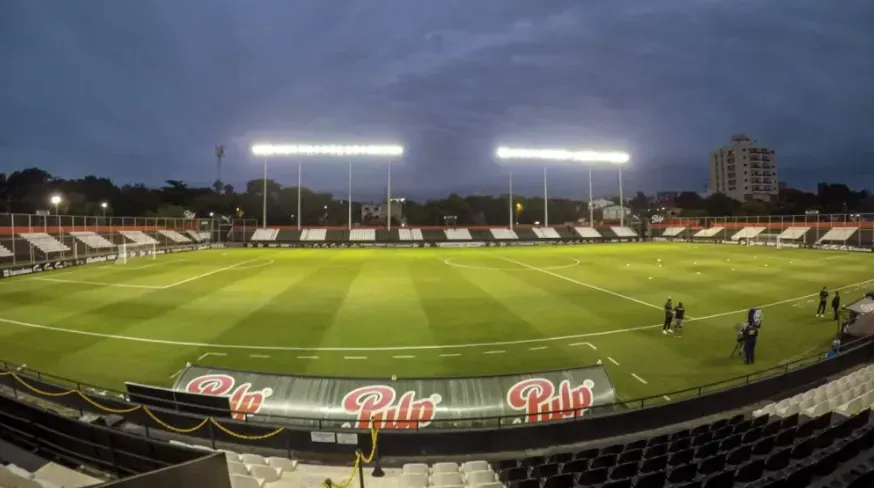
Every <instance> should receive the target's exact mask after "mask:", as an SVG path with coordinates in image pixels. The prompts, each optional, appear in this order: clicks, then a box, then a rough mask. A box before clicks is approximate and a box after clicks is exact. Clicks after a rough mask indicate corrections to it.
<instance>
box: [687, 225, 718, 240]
mask: <svg viewBox="0 0 874 488" xmlns="http://www.w3.org/2000/svg"><path fill="white" fill-rule="evenodd" d="M723 230H725V227H709V228H707V229H701V230H699V231H698V232H696V233H695V235H693V236H692V237H703V238H707V237H713V236H715V235H716V234H719V233H720V232H722V231H723Z"/></svg>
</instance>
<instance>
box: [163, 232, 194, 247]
mask: <svg viewBox="0 0 874 488" xmlns="http://www.w3.org/2000/svg"><path fill="white" fill-rule="evenodd" d="M158 233H159V234H161V235H163V236H164V237H166V238H167V239H170V240H171V241H173V242H174V243H176V244H189V243H191V239H189V238H187V237H185V236H184V235H182V234H180V233H179V232H176V231H175V230H168V229H160V230H159V231H158Z"/></svg>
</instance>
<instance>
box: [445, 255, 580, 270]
mask: <svg viewBox="0 0 874 488" xmlns="http://www.w3.org/2000/svg"><path fill="white" fill-rule="evenodd" d="M443 263H444V264H446V265H447V266H450V267H453V268H461V269H478V270H484V271H552V270H557V269H566V268H573V267H574V266H579V265H580V260H579V259H577V258H570V262H569V263H568V264H561V265H553V266H535V265H534V264H529V263H525V265H522V264H514V263H512V262H509V261H507V266H483V265H481V264H466V263H464V258H446V259H444V260H443ZM529 266H530V267H529Z"/></svg>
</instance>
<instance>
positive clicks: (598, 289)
mask: <svg viewBox="0 0 874 488" xmlns="http://www.w3.org/2000/svg"><path fill="white" fill-rule="evenodd" d="M500 258H501V259H503V260H504V261H507V262H510V263H513V264H517V265H519V266H524V267H526V268H528V269H531V270H535V271H540V272H541V273H544V274H548V275H550V276H554V277H556V278H558V279H562V280H565V281H568V282H570V283H574V284H577V285H580V286H585V287H586V288H591V289H593V290H597V291H600V292H601V293H606V294H608V295H613V296H615V297H619V298H624V299H625V300H629V301H632V302H634V303H637V304H640V305H643V306H645V307H649V308H655V309H658V310H662V309H663V307H660V306H658V305H653V304H652V303H647V302H645V301H643V300H638V299H637V298H634V297H630V296H628V295H623V294H622V293H617V292H615V291H611V290H608V289H606V288H601V287H600V286H595V285H590V284H588V283H584V282H582V281H577V280H575V279H573V278H568V277H567V276H564V275H560V274H558V273H553V272H552V271H549V270H547V269H543V268H538V267H536V266H531V265H529V264H525V263H523V262H520V261H516V260H515V259H510V258H505V257H503V256H500Z"/></svg>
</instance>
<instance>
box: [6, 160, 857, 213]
mask: <svg viewBox="0 0 874 488" xmlns="http://www.w3.org/2000/svg"><path fill="white" fill-rule="evenodd" d="M52 195H58V196H60V197H61V200H60V203H59V204H58V208H57V211H58V212H59V213H61V214H66V215H93V216H100V215H104V214H105V215H107V216H125V217H162V218H182V217H184V215H185V212H186V211H189V212H193V213H195V214H196V216H197V217H199V218H205V217H207V216H210V215H212V216H214V217H215V218H219V217H229V218H249V219H256V220H260V218H261V213H262V202H263V197H264V180H262V179H254V180H251V181H249V182H248V183H246V185H245V188H241V189H237V188H234V187H233V186H232V185H228V184H224V183H223V182H221V181H216V182H215V183H214V184H213V185H212V186H211V187H196V186H189V185H188V184H186V183H185V182H184V181H179V180H167V181H165V182H164V184H163V185H162V186H160V187H158V188H150V187H147V186H146V185H142V184H133V185H121V186H119V185H116V184H115V183H113V182H112V180H110V179H108V178H103V177H98V176H91V175H89V176H85V177H84V178H80V179H63V178H57V177H54V176H52V175H51V174H49V173H48V172H46V171H44V170H42V169H39V168H28V169H24V170H20V171H14V172H12V173H10V174H0V213H36V212H38V211H41V210H47V211H50V212H52V213H54V211H55V208H54V205H53V204H52V203H50V198H51V196H52ZM611 200H612V201H613V202H614V203H618V202H619V199H618V198H615V197H614V198H611ZM373 203H377V204H380V203H383V202H373ZM513 203H514V210H513V213H514V214H515V219H516V222H517V223H519V224H534V223H537V222H539V221H541V220H543V216H544V211H543V209H544V200H543V198H542V197H530V198H529V197H524V196H521V195H519V196H517V195H514V202H513ZM347 205H348V202H346V201H345V200H342V199H338V198H335V197H334V196H333V195H331V194H330V193H325V192H319V191H316V190H313V189H310V188H303V189H302V190H301V206H300V209H298V195H297V187H296V186H288V187H284V186H282V185H281V184H279V183H278V182H277V181H275V180H272V179H268V180H267V215H268V224H272V225H293V224H294V223H296V222H297V218H298V212H302V213H301V215H300V217H301V219H302V223H303V224H304V225H344V224H346V222H347V218H348V217H347V215H348V208H347ZM361 205H362V202H353V204H352V218H353V222H354V223H361V224H364V225H378V224H381V223H384V222H379V221H364V222H362V221H361V220H362V214H361ZM393 205H397V206H399V207H400V209H401V211H402V212H401V213H400V214H395V213H394V212H393V215H396V216H397V217H400V216H402V219H403V221H405V222H406V223H408V224H409V225H442V224H444V223H445V218H446V217H454V218H455V219H456V223H457V224H458V225H485V224H492V225H500V224H507V223H508V222H509V219H510V207H509V202H508V201H507V196H506V195H503V196H489V195H477V196H467V197H464V196H460V195H457V194H454V193H453V194H451V195H449V196H448V197H446V198H443V199H439V200H430V201H426V202H416V201H411V200H406V201H404V202H396V203H394V204H393ZM626 205H627V206H628V207H629V208H630V209H631V211H632V212H633V214H634V215H636V216H639V217H641V218H648V217H650V216H651V215H654V214H658V213H666V212H670V213H672V214H678V215H681V216H687V217H706V216H727V215H744V216H753V215H799V214H804V213H805V212H807V211H811V210H816V211H819V212H820V213H865V212H874V197H872V195H871V194H870V193H869V192H868V191H864V190H863V191H853V190H851V189H850V188H849V187H848V186H847V185H843V184H831V183H822V184H820V185H819V186H818V190H817V192H816V193H809V192H804V191H801V190H796V189H792V188H788V189H784V190H781V193H780V198H779V199H777V200H776V201H773V202H760V201H755V200H754V201H748V202H738V201H736V200H733V199H731V198H729V197H727V196H725V195H722V194H718V193H717V194H713V195H709V196H706V197H702V196H701V195H699V194H698V193H695V192H682V193H680V194H679V196H678V197H677V198H676V199H675V200H673V201H667V202H666V201H656V200H655V199H654V198H652V197H650V196H647V195H645V194H644V193H641V192H637V194H636V195H635V196H634V197H633V198H631V199H629V200H628V201H627V202H626ZM588 215H589V209H588V202H586V201H583V200H573V199H565V198H550V199H549V221H550V222H552V223H565V222H575V221H580V220H584V219H588ZM595 219H596V220H601V210H600V209H598V210H596V211H595ZM393 220H395V223H396V224H397V223H400V222H398V220H401V218H397V219H393Z"/></svg>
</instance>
